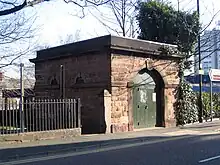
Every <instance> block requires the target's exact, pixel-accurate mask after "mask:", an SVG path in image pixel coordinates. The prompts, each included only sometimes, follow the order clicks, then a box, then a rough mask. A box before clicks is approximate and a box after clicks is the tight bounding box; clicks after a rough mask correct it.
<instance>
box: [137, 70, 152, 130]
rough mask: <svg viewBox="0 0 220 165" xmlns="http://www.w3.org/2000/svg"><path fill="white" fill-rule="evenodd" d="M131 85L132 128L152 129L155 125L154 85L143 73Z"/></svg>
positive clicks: (147, 75)
mask: <svg viewBox="0 0 220 165" xmlns="http://www.w3.org/2000/svg"><path fill="white" fill-rule="evenodd" d="M133 84H134V85H133V122H134V128H146V127H154V126H155V124H156V93H155V83H154V81H153V79H152V77H151V76H150V75H149V74H147V73H146V72H145V73H143V74H138V75H137V76H136V77H135V78H134V81H133Z"/></svg>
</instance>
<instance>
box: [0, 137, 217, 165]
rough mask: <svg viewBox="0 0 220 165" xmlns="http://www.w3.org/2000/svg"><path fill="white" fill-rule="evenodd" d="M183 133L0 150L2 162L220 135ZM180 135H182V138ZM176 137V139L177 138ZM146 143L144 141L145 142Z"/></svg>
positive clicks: (0, 160)
mask: <svg viewBox="0 0 220 165" xmlns="http://www.w3.org/2000/svg"><path fill="white" fill-rule="evenodd" d="M198 136H199V135H195V136H189V135H182V136H151V137H137V138H129V139H128V138H126V139H114V140H101V141H90V142H79V143H69V144H57V145H45V146H34V147H22V148H10V149H1V150H0V162H1V163H2V162H7V161H13V160H21V159H27V158H33V157H35V158H36V157H42V156H48V155H56V154H64V153H68V152H80V151H88V150H94V149H98V148H108V147H113V146H119V145H126V144H135V143H141V142H153V141H158V140H161V141H162V140H166V139H173V140H172V141H175V140H181V139H183V138H192V141H193V138H194V140H196V139H198V138H203V139H204V137H205V136H212V137H213V136H219V137H220V135H200V136H199V137H198ZM178 137H181V139H180V138H179V139H178ZM175 138H176V139H175ZM143 145H144V143H143Z"/></svg>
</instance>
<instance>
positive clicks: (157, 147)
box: [4, 134, 220, 165]
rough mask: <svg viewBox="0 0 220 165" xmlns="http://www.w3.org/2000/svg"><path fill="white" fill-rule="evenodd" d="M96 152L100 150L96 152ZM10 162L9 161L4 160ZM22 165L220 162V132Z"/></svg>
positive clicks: (217, 164)
mask: <svg viewBox="0 0 220 165" xmlns="http://www.w3.org/2000/svg"><path fill="white" fill-rule="evenodd" d="M94 152H96V153H94ZM4 164H5V165H7V163H4ZM13 164H22V165H75V164H76V165H220V134H215V135H200V136H193V137H192V136H191V137H187V138H182V139H179V138H172V139H171V140H164V141H160V142H153V143H149V144H140V143H139V144H137V145H136V144H133V146H128V145H127V146H126V145H125V146H121V147H118V148H117V149H116V148H111V149H108V148H106V149H105V151H100V152H99V151H98V150H96V151H87V152H81V153H78V154H76V153H66V154H60V155H56V156H51V157H50V156H49V157H46V158H45V157H42V158H37V159H34V158H33V159H28V160H24V161H16V162H14V163H13Z"/></svg>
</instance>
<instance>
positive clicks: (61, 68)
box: [30, 35, 181, 133]
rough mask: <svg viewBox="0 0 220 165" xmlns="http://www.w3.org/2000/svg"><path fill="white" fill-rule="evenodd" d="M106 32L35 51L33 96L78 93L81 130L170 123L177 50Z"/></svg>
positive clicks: (176, 70) (176, 77)
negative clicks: (170, 51) (169, 51)
mask: <svg viewBox="0 0 220 165" xmlns="http://www.w3.org/2000/svg"><path fill="white" fill-rule="evenodd" d="M164 46H168V47H171V48H173V49H176V47H175V46H173V45H165V44H162V43H156V42H151V41H142V40H136V39H135V40H134V39H128V38H122V37H115V36H111V35H107V36H103V37H98V38H94V39H89V40H85V41H80V42H76V43H72V44H68V45H63V46H59V47H55V48H50V49H45V50H41V51H39V52H37V57H36V58H35V59H31V60H30V61H31V62H33V63H35V78H36V83H35V96H36V97H41V98H42V97H50V98H59V97H64V98H76V97H79V98H81V102H82V131H83V133H103V132H123V131H130V130H134V129H138V128H145V127H152V126H153V127H154V126H159V127H170V126H175V118H174V109H173V103H174V102H175V98H174V94H173V92H174V90H175V88H176V86H177V85H178V83H179V77H178V69H179V68H178V61H179V60H180V59H181V55H178V54H171V55H170V54H166V53H164V52H163V51H159V50H161V49H160V48H162V47H164Z"/></svg>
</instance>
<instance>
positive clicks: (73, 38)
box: [59, 30, 80, 45]
mask: <svg viewBox="0 0 220 165" xmlns="http://www.w3.org/2000/svg"><path fill="white" fill-rule="evenodd" d="M79 40H80V30H77V31H76V32H75V34H67V35H66V36H61V37H60V41H59V44H61V45H64V44H70V43H73V42H77V41H79Z"/></svg>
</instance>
